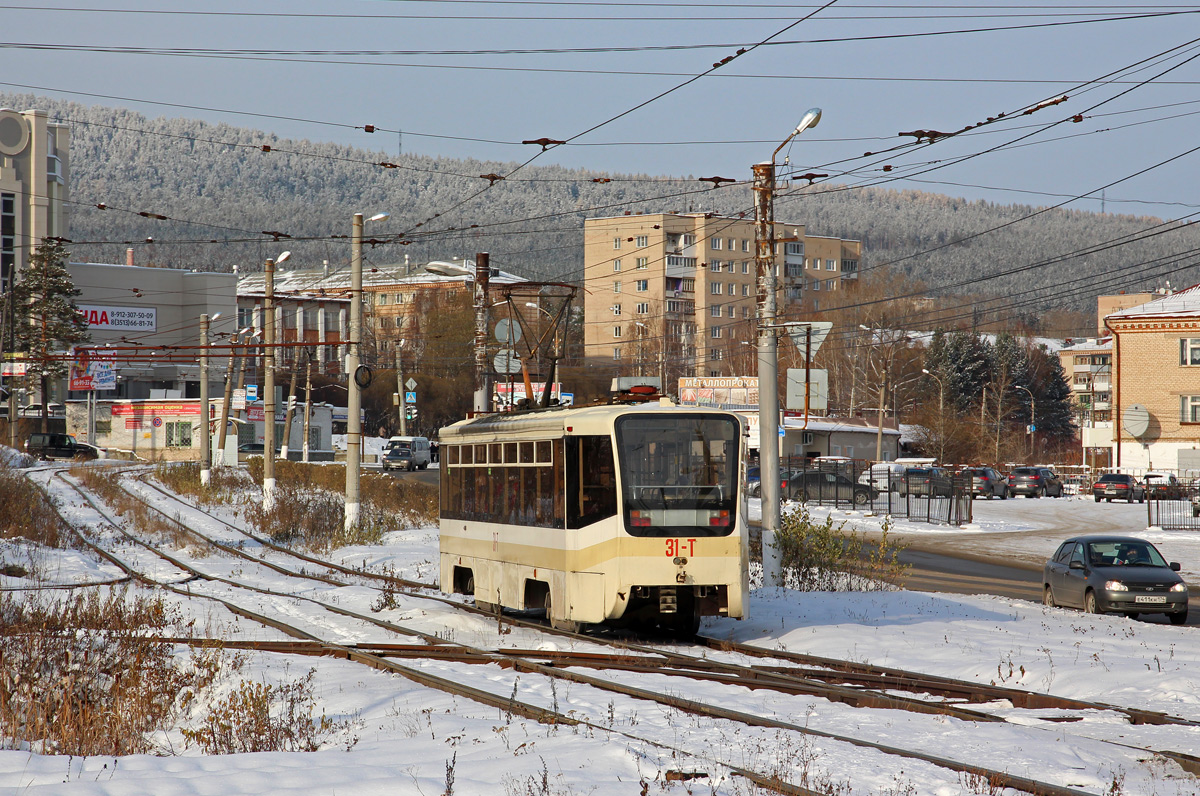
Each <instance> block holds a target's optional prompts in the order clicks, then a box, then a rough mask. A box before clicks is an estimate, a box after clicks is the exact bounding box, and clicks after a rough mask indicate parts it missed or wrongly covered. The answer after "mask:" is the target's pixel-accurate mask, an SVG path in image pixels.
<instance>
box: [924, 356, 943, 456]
mask: <svg viewBox="0 0 1200 796" xmlns="http://www.w3.org/2000/svg"><path fill="white" fill-rule="evenodd" d="M921 372H922V373H924V374H925V375H926V376H928V377H929V378H931V379H933V380H934V381H936V382H937V383H938V425H940V426H941V428H940V429H939V430H938V461H939V462H941V461H943V460H944V459H945V458H946V385H945V384H943V383H942V380H941V379H939V378H938V377H937V376H936V375H935V374H933V373H930V372H929V369H928V368H921Z"/></svg>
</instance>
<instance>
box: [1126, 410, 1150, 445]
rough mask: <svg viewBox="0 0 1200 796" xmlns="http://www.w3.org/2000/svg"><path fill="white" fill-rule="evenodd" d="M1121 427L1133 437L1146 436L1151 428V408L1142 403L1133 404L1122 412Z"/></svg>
mask: <svg viewBox="0 0 1200 796" xmlns="http://www.w3.org/2000/svg"><path fill="white" fill-rule="evenodd" d="M1121 427H1122V428H1124V429H1125V433H1127V434H1129V436H1131V437H1137V438H1138V439H1140V438H1142V437H1144V436H1146V432H1147V431H1149V430H1150V410H1149V409H1147V408H1146V407H1144V406H1142V405H1141V404H1133V405H1132V406H1130V407H1129V408H1128V409H1126V410H1125V411H1124V412H1122V413H1121Z"/></svg>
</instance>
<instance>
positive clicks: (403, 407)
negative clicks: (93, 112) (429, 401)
mask: <svg viewBox="0 0 1200 796" xmlns="http://www.w3.org/2000/svg"><path fill="white" fill-rule="evenodd" d="M396 394H397V397H398V398H399V399H400V436H402V437H407V436H408V418H407V417H405V415H406V413H407V410H408V401H406V400H405V395H404V358H403V355H402V354H401V352H400V344H399V343H397V344H396Z"/></svg>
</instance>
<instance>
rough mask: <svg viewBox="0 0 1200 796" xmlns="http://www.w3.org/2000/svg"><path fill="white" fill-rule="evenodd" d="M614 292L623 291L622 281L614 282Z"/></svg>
mask: <svg viewBox="0 0 1200 796" xmlns="http://www.w3.org/2000/svg"><path fill="white" fill-rule="evenodd" d="M613 292H614V293H620V292H621V283H620V282H613Z"/></svg>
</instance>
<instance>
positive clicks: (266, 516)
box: [246, 457, 439, 552]
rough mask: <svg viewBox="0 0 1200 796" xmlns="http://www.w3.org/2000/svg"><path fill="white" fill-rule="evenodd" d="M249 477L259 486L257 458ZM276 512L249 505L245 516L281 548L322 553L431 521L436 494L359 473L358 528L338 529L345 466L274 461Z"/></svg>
mask: <svg viewBox="0 0 1200 796" xmlns="http://www.w3.org/2000/svg"><path fill="white" fill-rule="evenodd" d="M249 470H250V477H251V478H252V479H253V480H254V481H255V482H259V483H261V481H262V459H260V458H257V457H256V458H252V459H251V460H250V463H249ZM275 478H276V495H275V508H274V509H273V510H272V511H270V512H268V511H265V510H264V509H263V508H262V506H261V505H257V504H254V505H250V506H248V507H247V509H246V518H247V520H249V521H250V522H251V523H252V524H253V525H254V527H255V528H256V529H257V530H258V531H259V532H260V533H263V534H265V535H267V536H270V537H271V539H272V540H273V541H275V542H277V543H280V544H296V545H299V546H302V547H305V548H307V549H310V550H314V551H318V552H323V551H328V550H331V549H333V548H336V547H342V546H345V545H354V544H378V543H379V542H380V541H381V540H382V538H383V535H384V534H385V533H387V532H388V531H390V530H395V529H396V528H401V527H405V526H410V525H423V524H428V523H431V522H434V521H436V519H437V514H438V501H439V497H438V490H437V487H434V486H431V485H429V484H423V483H416V482H413V481H411V480H398V479H395V478H391V477H389V476H385V475H380V474H377V473H363V474H362V477H361V480H360V495H361V497H362V507H361V512H360V519H359V523H358V525H357V527H355V528H354V529H352V530H350V531H346V530H344V528H343V525H344V517H345V507H346V503H345V498H344V494H345V488H346V468H345V467H343V466H338V465H332V466H330V465H312V464H303V463H300V462H291V461H283V460H279V461H276V463H275Z"/></svg>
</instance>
